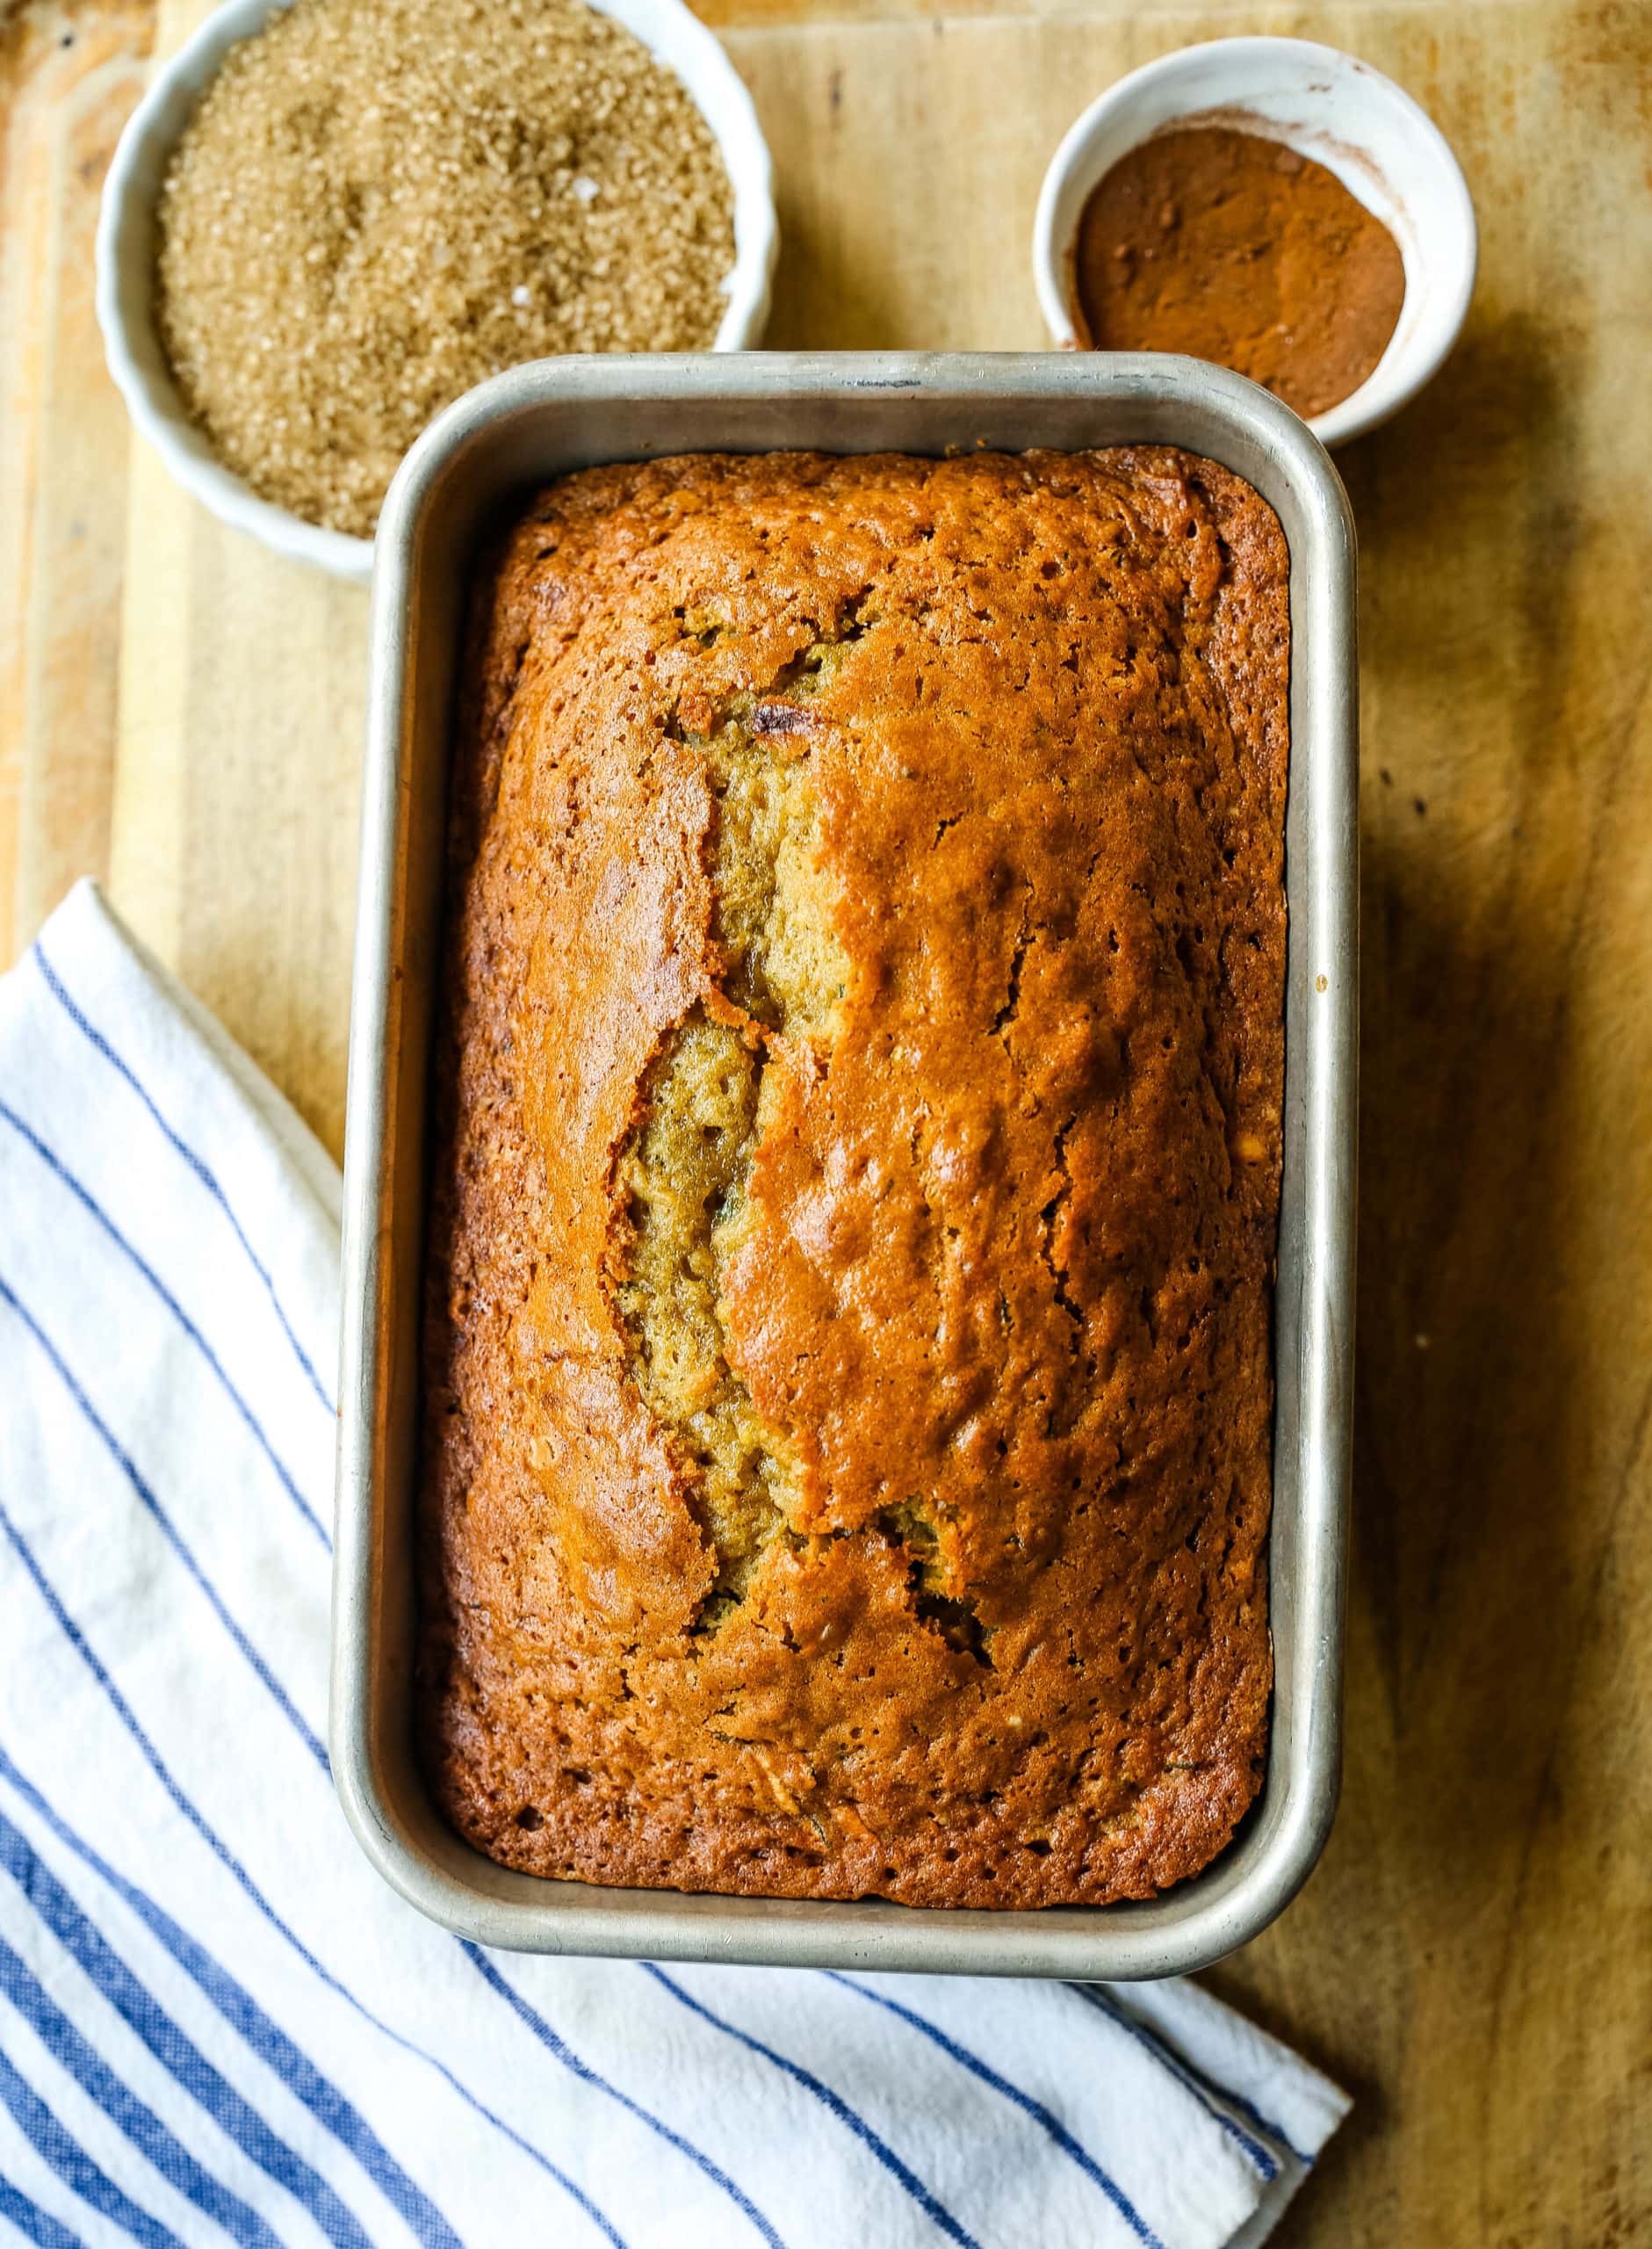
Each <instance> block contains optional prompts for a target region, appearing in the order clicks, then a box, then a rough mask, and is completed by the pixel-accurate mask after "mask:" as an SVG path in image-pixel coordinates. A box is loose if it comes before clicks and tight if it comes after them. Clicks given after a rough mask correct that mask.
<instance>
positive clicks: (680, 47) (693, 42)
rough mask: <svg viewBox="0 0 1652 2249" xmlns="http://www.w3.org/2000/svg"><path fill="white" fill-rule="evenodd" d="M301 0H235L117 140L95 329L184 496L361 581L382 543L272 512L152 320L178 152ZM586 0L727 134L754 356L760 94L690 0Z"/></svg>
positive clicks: (723, 347) (735, 292)
mask: <svg viewBox="0 0 1652 2249" xmlns="http://www.w3.org/2000/svg"><path fill="white" fill-rule="evenodd" d="M290 4H291V0H226V4H225V5H224V6H223V7H221V8H220V9H218V10H217V11H215V13H213V15H211V16H209V17H208V18H207V19H206V22H205V23H204V24H203V25H201V27H200V29H199V30H198V32H197V33H195V35H194V37H193V38H192V39H191V40H187V41H186V42H185V44H184V46H183V47H180V48H179V49H178V51H177V54H175V55H173V56H172V58H171V60H170V61H168V62H164V63H162V65H161V67H160V69H158V70H157V71H156V72H155V76H154V77H153V78H152V79H151V81H150V83H149V87H148V91H147V92H146V93H145V95H144V98H143V99H142V100H141V102H140V103H139V105H138V106H137V108H136V109H135V110H134V111H133V114H132V117H131V119H130V121H129V122H128V124H127V126H126V131H125V132H124V133H123V134H121V136H120V142H119V147H118V148H116V150H115V155H114V162H113V163H112V164H111V165H110V167H109V177H108V178H107V180H106V181H105V184H104V198H103V206H102V209H101V211H100V213H99V214H98V222H97V323H98V326H99V327H100V328H101V329H102V330H103V335H104V349H105V352H106V354H107V355H108V360H109V372H110V373H111V374H112V376H113V377H114V379H115V382H116V385H117V387H119V392H120V394H121V396H122V397H123V398H124V399H125V400H126V409H127V411H128V413H129V414H130V415H131V416H132V419H133V423H135V425H136V427H137V428H138V430H140V431H141V434H142V435H143V436H144V437H146V438H148V441H149V443H150V444H151V445H153V446H154V447H155V451H156V452H158V453H159V454H160V455H161V458H162V460H164V461H165V463H166V465H167V467H168V468H169V469H170V471H171V473H172V474H173V476H174V477H176V478H177V481H178V482H179V483H180V484H181V485H183V486H184V488H185V490H186V491H189V492H191V493H193V495H195V497H196V498H197V499H198V500H199V501H200V502H201V503H202V504H203V505H204V506H205V507H207V508H210V509H211V510H212V511H213V514H214V515H215V516H218V517H221V518H222V519H223V521H224V522H225V523H227V524H235V525H237V526H238V528H239V529H241V530H242V531H248V532H251V533H252V535H253V536H254V538H255V539H263V542H264V544H265V546H272V547H274V548H275V549H276V551H277V552H278V553H281V554H286V555H291V556H292V557H293V558H294V559H295V560H299V561H302V562H312V563H314V564H316V565H317V566H318V567H319V568H321V569H323V570H330V571H332V572H333V573H334V575H335V576H338V577H341V578H354V579H357V580H361V581H364V580H366V579H367V578H368V577H370V576H371V575H372V560H373V547H372V540H371V539H351V538H349V537H347V536H346V534H345V533H344V532H336V531H327V530H324V529H322V527H321V525H320V524H311V523H306V522H305V521H304V519H303V517H300V516H295V515H293V514H292V513H291V512H290V511H289V510H287V509H285V508H278V507H274V506H272V505H271V503H270V502H269V501H268V500H261V499H260V498H259V497H258V495H257V494H256V492H254V491H253V490H252V488H251V487H250V486H249V485H248V484H247V483H245V482H244V481H242V478H240V477H239V476H236V475H234V474H233V473H232V472H231V471H230V470H229V469H227V468H226V467H225V466H224V465H223V463H222V462H221V461H220V460H219V459H218V458H217V456H216V455H215V454H214V453H213V450H212V447H211V446H210V445H209V444H208V443H207V441H206V438H204V437H203V436H202V434H201V432H200V431H199V430H198V429H196V428H195V426H194V425H193V423H191V421H190V419H189V417H188V416H187V415H186V414H185V413H184V407H183V402H182V401H181V400H180V399H179V397H178V394H177V387H176V386H175V385H174V383H173V380H172V377H171V373H170V370H169V368H168V366H167V364H166V356H165V354H164V352H163V351H162V349H161V342H160V338H159V336H157V335H156V333H155V319H154V278H155V203H156V199H157V198H158V197H159V194H160V190H161V182H162V178H163V177H165V173H166V167H167V163H168V160H169V159H170V156H171V154H172V150H173V148H175V147H176V145H177V140H178V137H179V135H180V134H182V132H183V130H184V126H185V125H186V124H187V123H188V121H189V118H190V115H191V112H192V110H193V109H194V106H195V104H196V102H197V100H198V98H199V97H200V95H201V93H202V92H203V91H204V90H205V89H206V85H207V83H208V82H209V81H210V80H211V79H212V77H213V76H214V74H215V73H216V71H217V69H218V67H219V65H220V63H221V62H222V61H223V59H224V56H225V54H226V53H227V50H228V49H229V48H230V47H233V46H234V44H235V42H236V40H243V39H247V38H249V37H250V36H251V34H252V33H255V32H257V31H261V30H262V29H263V25H265V24H266V23H267V22H268V21H269V20H270V18H271V17H272V16H274V15H277V14H278V13H279V12H280V11H281V10H282V9H283V8H284V7H286V6H288V5H290ZM589 4H590V5H591V6H593V7H595V8H600V9H601V11H602V13H603V14H604V15H609V16H612V17H614V18H616V20H617V22H619V23H622V24H624V26H625V28H626V29H627V30H628V31H630V32H632V33H635V34H636V36H637V37H638V39H639V40H641V41H642V43H643V45H644V46H645V47H647V48H648V49H649V50H650V51H651V52H652V53H653V54H654V55H655V56H657V57H658V59H659V60H660V61H661V62H663V63H664V64H665V65H666V66H667V69H671V70H674V71H675V73H676V75H677V76H678V77H679V78H680V79H681V80H682V83H683V84H684V85H685V86H686V87H687V88H688V90H689V93H690V95H691V96H692V97H693V98H694V101H695V103H696V105H697V107H698V109H699V111H700V113H701V115H702V116H703V118H704V119H705V121H706V123H707V124H708V125H709V126H710V127H711V131H712V133H713V134H715V136H716V139H717V143H718V148H719V149H720V150H721V152H722V156H723V162H724V164H725V167H726V169H727V171H728V176H729V179H730V182H731V184H732V187H733V190H734V264H733V266H732V269H731V271H730V273H729V276H728V279H727V282H726V284H725V286H726V289H727V293H728V303H727V306H726V307H725V311H724V314H723V318H722V321H721V322H720V324H719V326H718V331H717V336H716V340H715V343H714V344H713V347H712V348H713V349H714V350H716V351H745V350H747V349H749V348H750V347H751V346H753V345H754V344H755V343H757V342H758V340H759V338H760V337H761V334H762V329H763V323H764V322H765V321H766V320H767V319H768V299H769V290H770V286H771V283H772V280H773V276H774V270H775V254H776V248H777V247H778V235H777V233H776V224H775V203H774V173H773V167H772V165H771V163H770V161H769V155H768V144H767V142H766V141H764V139H763V135H762V130H761V127H760V126H759V125H758V122H757V112H756V111H755V110H754V108H753V107H752V99H751V96H750V95H749V94H748V93H747V90H746V88H745V87H744V85H743V84H742V83H741V82H740V79H739V75H738V74H737V72H736V71H735V69H734V66H733V64H732V62H731V61H729V59H728V56H727V55H726V54H725V52H724V50H723V48H722V47H721V46H720V45H719V43H718V40H717V39H716V38H715V36H714V35H713V34H712V33H711V32H709V31H708V30H707V29H706V27H705V25H703V24H702V23H701V22H700V21H699V19H698V18H697V17H696V16H694V15H692V14H690V12H689V10H688V9H687V8H686V7H685V6H684V5H683V4H682V0H589Z"/></svg>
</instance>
